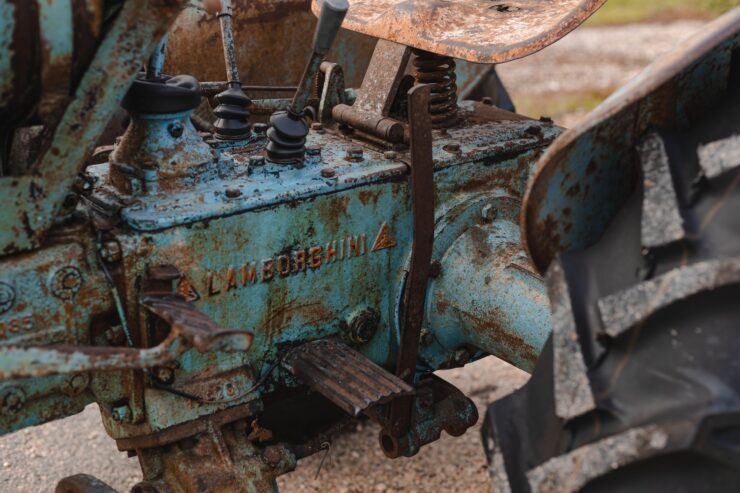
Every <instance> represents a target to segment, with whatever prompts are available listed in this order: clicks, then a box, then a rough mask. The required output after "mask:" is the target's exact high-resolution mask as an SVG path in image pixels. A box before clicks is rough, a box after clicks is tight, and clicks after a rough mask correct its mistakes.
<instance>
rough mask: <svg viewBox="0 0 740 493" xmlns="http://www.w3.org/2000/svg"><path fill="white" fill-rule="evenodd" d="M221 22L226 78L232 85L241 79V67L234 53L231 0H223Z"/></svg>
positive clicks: (219, 17)
mask: <svg viewBox="0 0 740 493" xmlns="http://www.w3.org/2000/svg"><path fill="white" fill-rule="evenodd" d="M218 21H219V23H220V24H221V42H222V43H223V47H224V65H226V78H227V81H228V83H229V85H231V84H232V83H234V82H240V80H239V67H238V66H237V63H236V54H235V53H234V48H235V45H234V30H233V27H232V25H231V0H221V12H219V14H218Z"/></svg>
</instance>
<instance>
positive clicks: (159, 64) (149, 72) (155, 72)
mask: <svg viewBox="0 0 740 493" xmlns="http://www.w3.org/2000/svg"><path fill="white" fill-rule="evenodd" d="M167 38H168V35H167V34H165V35H164V36H162V39H161V40H160V41H159V44H157V47H156V48H155V49H154V51H153V52H152V55H151V56H150V57H149V62H148V63H147V65H146V78H147V79H149V80H157V79H161V78H162V69H163V67H164V53H165V51H166V50H167Z"/></svg>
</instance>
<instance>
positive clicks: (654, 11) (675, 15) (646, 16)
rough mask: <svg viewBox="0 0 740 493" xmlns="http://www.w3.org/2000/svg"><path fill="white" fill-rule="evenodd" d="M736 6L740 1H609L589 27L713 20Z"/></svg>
mask: <svg viewBox="0 0 740 493" xmlns="http://www.w3.org/2000/svg"><path fill="white" fill-rule="evenodd" d="M737 6H740V0H609V1H607V2H606V4H605V5H604V6H603V7H601V9H600V10H599V11H598V12H596V14H594V16H593V17H591V19H589V20H588V21H587V25H591V26H604V25H615V24H629V23H632V22H665V21H672V20H677V19H712V18H714V17H717V16H718V15H720V14H723V13H725V12H727V11H728V10H730V9H732V8H733V7H737Z"/></svg>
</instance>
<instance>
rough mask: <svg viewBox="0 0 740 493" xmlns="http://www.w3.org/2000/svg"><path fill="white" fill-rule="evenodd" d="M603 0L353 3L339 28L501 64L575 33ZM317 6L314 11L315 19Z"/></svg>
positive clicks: (370, 0) (315, 1) (388, 0)
mask: <svg viewBox="0 0 740 493" xmlns="http://www.w3.org/2000/svg"><path fill="white" fill-rule="evenodd" d="M605 2H606V0H509V1H505V0H503V1H502V0H352V1H351V2H350V9H349V13H348V14H347V18H346V19H345V21H344V24H343V25H342V27H344V28H346V29H349V30H351V31H356V32H359V33H363V34H367V35H370V36H375V37H376V38H381V39H387V40H389V41H393V42H395V43H399V44H404V45H407V46H411V47H413V48H419V49H422V50H427V51H431V52H433V53H438V54H441V55H448V56H452V57H455V58H462V59H464V60H467V61H469V62H479V63H502V62H507V61H510V60H514V59H516V58H521V57H524V56H527V55H531V54H532V53H535V52H537V51H539V50H541V49H542V48H545V47H546V46H548V45H550V44H552V43H554V42H555V41H557V40H559V39H560V38H562V37H563V36H565V35H566V34H568V33H569V32H570V31H572V30H573V29H575V28H576V27H578V25H580V24H581V23H582V22H583V21H585V20H586V19H588V17H589V16H590V15H591V14H593V13H594V12H595V11H596V10H597V9H598V8H599V7H601V6H602V5H603V4H604V3H605ZM319 6H320V1H319V0H313V2H312V9H313V11H314V13H315V14H318V11H319Z"/></svg>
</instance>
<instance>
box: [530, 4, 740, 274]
mask: <svg viewBox="0 0 740 493" xmlns="http://www.w3.org/2000/svg"><path fill="white" fill-rule="evenodd" d="M738 46H740V8H736V9H734V10H733V11H731V12H730V13H728V14H727V15H725V16H723V17H721V18H719V19H717V20H716V21H714V22H713V23H711V24H710V25H709V26H707V28H706V29H704V30H703V31H702V32H701V33H700V34H698V35H697V36H695V37H694V38H693V39H692V40H690V41H688V42H686V43H684V44H683V45H682V47H681V48H680V49H678V50H676V51H674V52H672V53H671V54H669V55H667V56H666V57H664V58H662V59H660V60H658V61H657V62H656V63H654V64H653V65H651V66H650V67H648V68H647V69H645V71H643V72H642V73H641V74H640V75H638V76H637V77H636V78H635V79H633V80H632V81H631V82H630V83H628V84H627V85H626V86H624V87H623V88H622V89H620V90H619V91H618V92H616V93H615V94H613V95H612V96H611V97H609V99H607V100H606V101H605V102H604V103H603V104H602V105H601V106H599V107H598V108H597V109H596V110H595V111H594V112H593V113H591V114H590V115H589V116H588V118H586V119H585V120H584V121H583V122H581V123H580V124H579V125H578V126H576V127H575V128H573V129H571V130H569V131H568V132H566V133H564V134H563V135H562V137H561V138H559V139H558V140H557V141H555V143H554V144H553V145H552V146H551V147H550V148H549V149H548V150H547V152H546V153H545V155H544V156H543V157H542V160H541V161H540V163H539V164H538V166H537V169H536V170H535V172H534V175H533V178H532V181H531V183H530V186H529V190H528V191H527V195H526V196H525V201H524V206H523V212H522V218H521V222H522V234H523V235H524V242H525V245H526V247H527V249H528V251H529V254H530V256H531V257H532V260H533V261H534V263H535V265H536V267H537V268H538V269H539V270H540V271H544V269H546V268H547V266H548V265H549V263H550V261H551V260H552V259H553V258H554V256H555V255H556V254H557V253H558V252H560V251H564V250H571V249H577V248H585V247H587V246H589V245H591V244H593V242H594V241H596V240H597V239H598V238H599V237H600V236H601V233H602V232H603V231H604V229H605V228H606V225H607V224H608V222H609V221H610V220H611V218H612V217H613V215H614V214H615V213H616V211H617V210H619V209H620V208H621V204H623V203H624V201H625V200H626V199H627V197H628V196H629V194H630V192H631V191H632V189H633V185H634V183H635V180H636V172H637V171H636V169H635V167H634V166H633V165H632V164H631V163H632V162H633V161H634V160H633V159H632V152H633V149H634V148H635V145H636V143H637V140H638V139H639V138H640V137H641V136H642V135H643V134H644V133H645V131H646V130H647V129H648V128H650V127H657V128H681V127H683V126H686V125H687V124H688V123H689V122H690V121H692V119H694V118H696V117H697V116H699V115H701V114H702V112H703V111H704V109H705V108H707V107H709V106H712V105H714V104H717V103H718V101H719V100H720V98H722V97H723V95H724V94H725V93H726V90H727V89H728V87H727V84H728V83H729V71H730V67H731V63H730V62H731V58H732V52H733V50H736V49H737V48H738Z"/></svg>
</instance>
